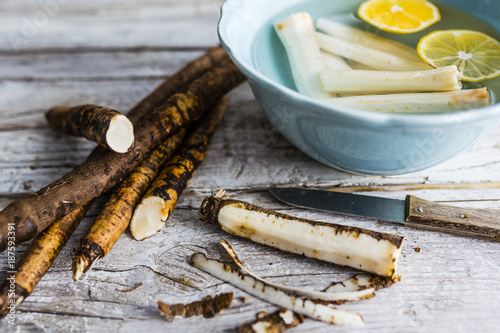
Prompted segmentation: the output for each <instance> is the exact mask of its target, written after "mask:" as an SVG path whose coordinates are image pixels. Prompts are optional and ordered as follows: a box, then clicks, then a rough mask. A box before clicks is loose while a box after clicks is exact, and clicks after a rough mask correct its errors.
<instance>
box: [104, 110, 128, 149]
mask: <svg viewBox="0 0 500 333" xmlns="http://www.w3.org/2000/svg"><path fill="white" fill-rule="evenodd" d="M133 143H134V126H133V125H132V123H131V122H130V120H129V119H128V118H127V117H125V116H124V115H117V116H115V117H113V119H111V121H110V122H109V126H108V131H107V132H106V144H107V145H108V146H109V148H111V149H112V150H113V151H115V152H117V153H126V152H127V151H128V150H129V149H130V147H132V145H133Z"/></svg>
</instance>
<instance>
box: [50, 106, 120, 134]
mask: <svg viewBox="0 0 500 333" xmlns="http://www.w3.org/2000/svg"><path fill="white" fill-rule="evenodd" d="M117 115H121V113H120V112H118V111H116V110H113V109H111V108H107V107H104V106H98V105H93V104H85V105H80V106H75V107H63V106H59V107H55V108H53V109H50V110H49V111H48V112H47V113H46V114H45V117H46V118H47V121H48V122H49V124H50V125H52V126H54V127H56V128H58V129H60V130H62V131H64V132H66V133H68V134H71V135H75V136H83V137H85V138H87V139H89V140H91V141H94V142H97V143H99V144H106V132H107V130H108V127H109V123H110V122H111V120H112V119H113V118H114V117H116V116H117Z"/></svg>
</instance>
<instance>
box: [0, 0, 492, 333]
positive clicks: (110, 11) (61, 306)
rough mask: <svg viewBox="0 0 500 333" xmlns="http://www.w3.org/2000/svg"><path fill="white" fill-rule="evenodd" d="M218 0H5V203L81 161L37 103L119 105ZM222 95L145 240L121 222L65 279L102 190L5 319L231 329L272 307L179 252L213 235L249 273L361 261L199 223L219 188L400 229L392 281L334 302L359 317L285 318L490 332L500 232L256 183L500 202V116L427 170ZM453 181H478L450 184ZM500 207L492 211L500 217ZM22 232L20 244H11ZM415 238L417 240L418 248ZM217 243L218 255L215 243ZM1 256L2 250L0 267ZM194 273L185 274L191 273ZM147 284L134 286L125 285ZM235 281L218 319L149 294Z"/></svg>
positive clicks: (203, 30)
mask: <svg viewBox="0 0 500 333" xmlns="http://www.w3.org/2000/svg"><path fill="white" fill-rule="evenodd" d="M220 4H221V1H220V0H211V1H201V0H189V1H187V0H183V1H180V0H168V1H164V0H142V1H139V0H128V1H116V0H107V1H97V0H87V1H85V2H83V1H78V2H77V1H69V0H47V1H38V0H25V1H22V2H19V1H14V0H3V1H2V2H1V3H0V34H1V36H2V38H1V39H0V150H1V152H2V154H1V156H0V208H3V207H5V206H6V205H7V204H8V203H9V202H11V201H12V200H13V199H15V198H17V197H19V196H22V195H24V194H27V193H29V192H33V191H36V190H37V189H39V188H41V187H42V186H44V185H46V184H48V183H50V182H52V181H54V180H56V179H57V178H59V177H60V176H62V175H63V174H65V173H66V172H68V171H69V170H71V169H72V168H73V167H75V166H76V165H78V164H79V163H81V162H82V161H83V160H84V159H85V158H86V156H87V155H88V154H89V153H90V151H91V150H92V149H93V148H94V144H92V143H89V142H87V141H86V140H85V139H81V138H74V137H68V136H66V135H63V134H60V133H59V132H57V131H56V130H54V129H52V128H50V127H49V126H48V125H47V124H46V121H45V119H44V111H46V110H47V109H48V108H50V107H52V106H55V105H58V104H71V105H79V104H84V103H95V104H100V105H106V106H109V107H113V108H116V109H118V110H123V111H126V110H128V109H130V108H131V107H132V106H133V105H134V104H135V103H136V102H137V101H139V100H140V99H141V98H142V97H143V96H145V95H146V94H147V93H149V92H150V91H152V90H153V89H154V88H155V87H156V86H157V85H158V84H159V83H160V82H161V81H162V80H163V79H164V78H165V77H166V76H168V75H170V74H172V73H174V72H175V71H176V70H178V69H179V68H180V67H181V66H182V65H184V64H185V63H186V62H187V61H188V60H191V59H194V58H195V57H197V56H199V55H200V54H201V53H203V52H204V50H206V49H207V48H209V47H212V46H214V45H216V44H217V43H218V40H217V35H216V25H217V20H218V17H219V7H220ZM229 99H230V105H229V109H228V111H227V114H226V116H225V118H224V120H223V123H222V124H221V126H220V127H219V130H218V132H217V133H216V135H215V137H214V138H213V140H212V144H211V148H210V151H209V154H208V157H207V159H206V160H205V162H204V164H203V165H202V166H201V167H200V169H199V170H198V172H197V174H196V175H195V177H194V178H193V179H192V181H191V182H190V184H189V186H188V188H187V189H186V191H185V192H184V194H183V196H182V197H181V200H180V202H179V204H178V206H177V208H176V210H175V211H174V214H173V216H172V217H171V218H170V219H169V221H168V223H167V225H166V227H165V228H164V229H163V230H162V231H161V233H159V234H158V235H156V236H154V237H152V238H149V239H147V240H145V241H142V242H137V241H135V240H133V239H132V237H131V236H130V233H129V232H126V233H125V234H124V235H123V236H122V237H121V238H120V240H119V241H118V242H117V244H116V245H115V246H114V248H113V249H112V251H111V253H110V254H109V255H108V256H107V257H105V258H104V259H102V260H100V261H99V262H98V263H97V265H96V266H95V267H94V269H93V270H92V271H91V272H90V273H89V274H87V275H85V276H84V278H83V279H82V280H80V281H78V282H74V281H73V280H72V279H71V269H70V263H71V252H72V250H73V249H74V248H75V246H76V244H77V242H78V241H79V239H80V238H81V237H82V236H83V235H84V234H85V232H86V230H87V229H88V227H89V225H90V224H91V223H92V221H93V218H95V216H96V215H97V214H98V212H99V210H100V208H101V207H102V205H103V203H104V202H105V198H101V199H99V200H97V202H96V203H95V204H94V205H93V207H92V209H91V210H90V212H89V213H88V214H87V217H86V218H85V219H84V220H83V222H82V223H81V225H80V226H79V227H78V229H77V230H76V232H75V233H74V235H73V236H72V238H71V239H70V241H69V242H68V244H67V245H66V247H65V248H64V249H63V251H62V253H61V254H60V255H59V257H58V258H57V259H56V261H55V262H54V264H53V266H52V267H51V269H50V271H49V272H48V273H47V274H46V276H45V277H44V278H43V279H42V280H41V282H40V283H39V285H38V286H37V288H36V289H35V291H34V292H33V294H32V295H31V296H30V297H29V298H28V299H27V300H26V301H25V302H24V303H23V304H22V305H21V306H20V307H19V308H18V309H17V312H16V316H15V326H12V325H10V324H9V323H8V322H7V321H6V320H3V321H1V322H0V331H2V332H5V331H8V332H17V331H19V332H41V331H43V332H72V331H76V332H93V331H96V332H98V331H110V332H114V331H120V332H137V331H139V332H145V331H151V332H153V331H169V332H170V331H173V332H175V331H182V332H217V331H234V330H235V328H236V327H237V326H238V325H241V324H243V323H246V322H249V321H251V320H252V319H253V318H254V317H255V314H256V313H257V312H259V311H262V310H265V311H268V312H271V311H273V310H274V309H276V308H275V307H274V306H273V305H270V304H268V303H265V302H263V301H261V300H259V299H256V298H254V297H250V296H248V297H247V300H246V302H243V301H242V300H243V296H247V295H246V294H245V293H244V292H242V291H239V290H237V289H235V288H234V287H232V286H231V285H229V284H227V283H223V282H222V281H219V280H217V279H215V278H212V277H211V276H209V275H208V274H205V273H203V272H201V271H198V270H196V269H194V268H192V267H190V266H189V265H188V263H187V258H188V257H189V256H190V254H191V253H193V252H194V251H200V250H201V251H204V252H206V253H207V254H209V255H210V256H211V257H214V258H219V257H221V256H223V254H222V250H221V248H220V246H219V245H218V241H219V239H220V238H222V237H224V238H225V239H227V240H228V241H230V243H231V244H233V246H234V247H235V250H236V251H237V252H238V253H239V254H240V259H242V261H244V262H245V263H247V264H248V266H249V267H251V268H252V269H253V270H254V271H256V272H257V273H259V274H261V275H263V276H265V277H267V278H269V279H271V280H273V281H277V282H280V283H286V284H289V285H296V286H302V287H307V288H312V289H317V290H321V289H323V288H325V287H326V286H328V285H329V284H330V283H332V282H334V281H340V280H342V279H344V278H346V277H349V276H351V275H354V274H356V273H357V272H356V271H355V270H352V269H348V268H345V267H337V266H335V265H330V264H326V263H322V262H319V261H315V260H310V259H306V258H304V257H300V256H296V255H291V254H286V253H283V252H280V251H277V250H273V249H270V248H268V247H265V246H261V245H258V244H253V243H252V242H250V241H247V240H244V239H239V238H236V237H232V236H229V235H227V234H224V233H223V232H221V231H219V230H218V229H217V228H216V227H214V226H211V225H206V224H201V223H200V222H199V220H198V217H197V214H196V212H197V209H198V207H199V205H200V203H201V200H202V199H203V198H204V197H205V196H206V195H209V194H211V193H212V192H214V191H217V190H218V189H220V188H225V189H226V190H227V191H228V194H229V195H230V196H231V197H233V198H238V199H242V200H247V201H250V202H252V203H256V204H259V205H262V206H265V207H268V208H271V209H276V210H279V211H282V212H287V213H289V214H292V215H296V216H299V217H305V218H310V219H315V220H322V221H331V222H335V223H341V224H347V225H354V226H361V227H365V228H369V229H374V230H380V231H384V232H390V233H395V234H398V235H402V236H404V237H405V243H404V248H403V252H402V257H401V260H400V264H399V267H398V269H397V274H399V275H401V277H402V280H401V282H399V283H397V284H396V285H394V286H392V287H391V288H388V289H384V290H381V291H379V292H378V293H377V296H376V297H374V298H372V299H369V300H364V301H359V302H352V303H348V304H344V305H342V306H341V308H343V309H347V310H352V311H355V312H359V313H360V314H362V316H363V317H364V319H365V326H364V327H361V328H356V329H352V328H342V327H331V326H328V325H327V324H324V323H321V322H318V321H314V320H307V321H306V322H305V323H303V324H302V325H300V326H298V327H297V328H295V329H294V330H293V331H295V332H324V331H336V332H347V331H350V332H355V331H356V332H494V331H497V332H498V329H499V327H500V314H499V313H498V310H499V309H500V279H499V275H500V244H499V243H498V242H493V241H486V240H480V239H474V238H467V237H460V236H454V235H450V234H444V233H438V232H429V231H423V230H417V229H411V228H408V227H404V226H401V225H397V224H391V223H383V222H378V221H373V220H369V219H364V218H353V217H345V216H341V215H336V214H328V213H324V212H317V211H306V210H301V209H292V208H290V207H287V206H285V205H283V204H281V203H280V202H278V201H276V200H275V199H273V198H272V197H271V196H270V195H269V194H268V193H267V191H266V188H267V187H268V186H269V185H271V184H278V183H290V184H298V185H305V186H310V187H331V186H340V185H341V186H348V185H357V186H362V187H363V186H380V185H386V186H384V187H379V188H378V191H376V192H370V193H374V194H377V195H381V196H386V197H392V198H404V196H405V195H406V194H408V193H410V194H414V195H417V196H420V197H422V198H425V199H429V200H435V201H438V202H444V203H450V204H453V205H457V206H471V207H484V208H497V209H500V200H499V198H500V188H499V187H500V170H499V168H500V128H499V129H498V130H496V131H494V132H493V133H491V134H489V135H488V136H487V137H485V138H484V139H482V141H480V142H479V143H478V144H477V145H475V146H474V147H472V148H471V149H469V150H468V151H467V152H465V153H463V154H462V155H460V156H458V157H455V158H453V159H452V160H450V161H448V162H446V163H444V164H442V165H439V166H436V167H434V168H431V169H429V170H426V171H422V172H418V173H414V174H409V175H404V176H397V177H367V176H357V175H351V174H347V173H342V172H339V171H336V170H334V169H331V168H328V167H326V166H323V165H321V164H319V163H317V162H315V161H313V160H312V159H310V158H309V157H307V156H305V155H304V154H302V153H301V152H300V151H298V150H297V149H295V148H294V147H293V146H291V144H290V143H288V142H287V141H286V140H285V139H284V138H283V137H282V136H281V135H280V134H279V133H278V132H277V131H276V130H275V129H274V128H273V126H272V125H271V124H270V123H269V121H268V120H267V118H266V117H265V115H264V113H263V112H262V111H261V110H260V108H259V106H258V105H257V103H256V101H255V100H254V98H253V96H252V94H251V92H250V89H249V87H248V85H247V84H243V85H242V86H240V87H239V88H237V89H236V90H234V91H233V92H231V93H230V94H229ZM462 183H477V184H476V186H474V187H472V188H466V189H460V186H459V185H460V184H462ZM499 218H500V217H499ZM26 246H27V244H25V243H24V244H20V245H18V246H17V249H16V256H20V254H21V253H22V251H23V250H24V249H25V248H26ZM418 249H419V251H417V250H418ZM223 258H226V259H227V257H223ZM6 262H7V257H6V254H5V253H2V254H1V255H0V267H1V272H0V277H1V278H2V279H3V278H5V276H6V269H7V266H6ZM188 282H189V283H188ZM140 283H142V285H140V286H139V287H138V288H136V289H135V290H133V291H130V292H124V290H127V289H131V288H133V287H134V286H137V285H138V284H140ZM224 291H234V292H235V300H234V302H233V304H232V305H231V307H230V308H229V309H228V310H226V311H225V312H223V313H221V314H219V315H218V316H216V317H215V318H214V319H203V318H202V317H198V318H190V319H175V320H174V321H173V322H172V323H169V322H167V321H166V320H164V319H163V318H162V317H161V316H160V315H159V313H158V310H157V300H162V301H164V302H167V303H179V302H181V303H187V302H190V301H194V300H199V299H201V298H203V297H204V296H205V295H214V294H216V293H220V292H224Z"/></svg>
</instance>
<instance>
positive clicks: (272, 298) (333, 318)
mask: <svg viewBox="0 0 500 333" xmlns="http://www.w3.org/2000/svg"><path fill="white" fill-rule="evenodd" d="M190 263H191V265H193V266H194V267H197V268H200V269H201V270H203V271H205V272H207V273H209V274H211V275H213V276H215V277H217V278H219V279H221V280H223V281H226V282H229V283H231V284H232V285H234V286H235V287H237V288H239V289H241V290H243V291H245V292H247V293H249V294H250V295H253V296H255V297H258V298H260V299H262V300H265V301H267V302H269V303H272V304H275V305H278V306H281V307H284V308H287V309H290V310H292V311H294V312H297V313H301V314H303V315H306V316H308V317H311V318H314V319H317V320H321V321H324V322H327V323H330V324H334V325H341V326H348V325H349V326H359V325H363V318H362V317H361V315H359V314H357V313H352V312H348V311H343V310H339V309H335V308H332V307H329V306H325V305H322V304H318V303H314V302H313V301H311V300H308V299H302V298H298V297H294V296H291V295H288V294H287V293H285V292H283V291H281V290H279V289H276V288H275V287H272V286H269V285H267V284H266V283H264V282H262V281H258V280H257V279H255V278H254V277H252V276H250V275H247V274H243V273H241V272H239V271H236V270H233V268H232V267H231V266H229V265H225V264H223V263H221V262H219V261H217V260H212V259H207V257H206V256H205V255H204V254H202V253H195V254H194V255H193V256H192V257H191V260H190Z"/></svg>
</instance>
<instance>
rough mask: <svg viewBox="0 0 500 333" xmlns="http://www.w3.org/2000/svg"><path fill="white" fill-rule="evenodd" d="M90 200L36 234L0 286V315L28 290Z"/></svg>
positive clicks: (59, 249)
mask: <svg viewBox="0 0 500 333" xmlns="http://www.w3.org/2000/svg"><path fill="white" fill-rule="evenodd" d="M89 206H90V203H88V204H86V205H84V206H82V207H80V208H78V209H76V210H75V211H73V212H72V213H70V214H69V215H67V216H65V217H63V218H62V219H60V220H58V221H56V222H54V223H53V224H52V225H51V226H50V227H49V228H47V229H45V230H44V231H42V232H41V233H40V234H39V235H38V236H36V237H35V238H34V239H33V241H32V242H31V244H30V245H29V246H28V248H27V249H26V251H25V252H24V253H23V255H22V257H21V259H20V260H19V262H18V263H17V265H16V268H15V269H13V270H12V272H15V273H9V274H8V276H7V279H6V280H5V281H4V282H3V284H2V286H1V287H0V318H3V317H4V316H5V315H6V314H7V313H8V312H9V311H10V309H11V308H10V307H17V306H18V305H19V304H21V303H22V302H23V301H24V299H26V297H28V296H29V295H30V294H31V293H32V292H33V289H34V288H35V286H36V285H37V283H38V282H39V281H40V279H41V278H42V277H43V276H44V274H45V273H46V272H47V271H48V269H49V268H50V266H51V265H52V263H53V262H54V260H55V259H56V257H57V255H58V254H59V252H60V251H61V249H62V248H63V247H64V244H66V242H67V240H68V239H69V237H70V236H71V234H72V233H73V231H75V229H76V227H77V226H78V224H79V223H80V221H81V220H82V218H83V216H84V215H85V212H86V211H87V209H88V207H89Z"/></svg>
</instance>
